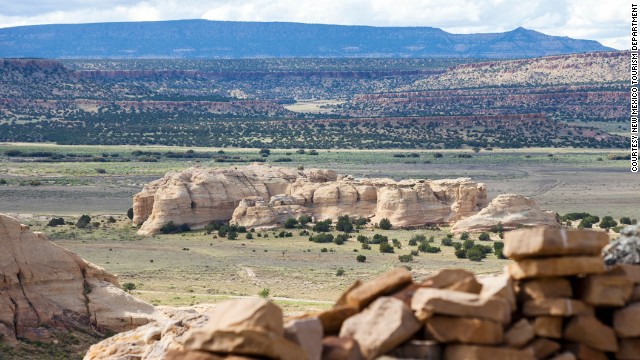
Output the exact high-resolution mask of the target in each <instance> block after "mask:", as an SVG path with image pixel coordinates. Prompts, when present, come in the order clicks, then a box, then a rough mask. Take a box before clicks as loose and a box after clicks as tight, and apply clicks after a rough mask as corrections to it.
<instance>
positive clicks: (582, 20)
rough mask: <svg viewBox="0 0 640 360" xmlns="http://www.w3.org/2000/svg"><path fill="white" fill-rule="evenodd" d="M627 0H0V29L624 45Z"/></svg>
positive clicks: (625, 39) (627, 24)
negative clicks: (527, 33) (102, 26)
mask: <svg viewBox="0 0 640 360" xmlns="http://www.w3.org/2000/svg"><path fill="white" fill-rule="evenodd" d="M628 13H629V3H628V2H627V1H626V0H608V1H606V2H605V1H602V0H529V1H513V0H323V1H317V0H313V1H312V0H191V1H180V0H145V1H141V0H137V1H132V0H102V1H99V2H98V1H93V0H20V1H10V0H6V1H5V0H2V1H1V2H0V27H9V26H17V25H30V24H48V23H82V22H102V21H148V20H171V19H193V18H203V19H209V20H238V21H293V22H306V23H326V24H343V25H374V26H432V27H439V28H442V29H444V30H446V31H450V32H455V33H470V32H500V31H505V30H511V29H514V28H516V27H519V26H523V27H526V28H530V29H534V30H537V31H540V32H543V33H547V34H551V35H562V36H570V37H576V38H587V39H593V40H598V41H600V42H602V43H603V44H605V45H608V46H612V47H615V48H619V49H624V48H628V47H629V46H628V42H629V30H628V28H629V23H630V19H629V14H628Z"/></svg>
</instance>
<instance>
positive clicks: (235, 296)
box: [133, 290, 333, 304]
mask: <svg viewBox="0 0 640 360" xmlns="http://www.w3.org/2000/svg"><path fill="white" fill-rule="evenodd" d="M133 293H134V294H135V293H144V294H174V295H180V296H219V297H221V298H228V299H249V298H255V297H257V296H249V295H216V294H207V293H192V292H173V291H156V290H134V291H133ZM269 299H271V300H278V301H292V302H300V303H309V304H333V301H326V300H311V299H296V298H288V297H282V296H272V297H269Z"/></svg>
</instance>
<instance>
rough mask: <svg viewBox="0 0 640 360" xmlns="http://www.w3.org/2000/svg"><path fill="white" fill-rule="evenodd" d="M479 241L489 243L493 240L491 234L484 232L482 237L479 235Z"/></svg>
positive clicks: (481, 234)
mask: <svg viewBox="0 0 640 360" xmlns="http://www.w3.org/2000/svg"><path fill="white" fill-rule="evenodd" d="M478 240H480V241H489V240H491V236H489V234H488V233H486V232H482V233H480V235H478Z"/></svg>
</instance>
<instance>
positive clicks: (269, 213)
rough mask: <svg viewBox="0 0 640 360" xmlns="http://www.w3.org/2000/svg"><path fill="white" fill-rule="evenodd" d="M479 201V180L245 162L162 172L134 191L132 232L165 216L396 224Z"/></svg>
mask: <svg viewBox="0 0 640 360" xmlns="http://www.w3.org/2000/svg"><path fill="white" fill-rule="evenodd" d="M486 203H487V192H486V188H485V187H484V185H483V184H478V183H475V182H472V181H471V180H470V179H466V178H460V179H454V180H403V181H394V180H391V179H362V180H356V179H353V178H352V177H350V176H343V177H338V176H337V175H336V173H335V172H334V171H331V170H317V169H313V170H307V171H295V170H292V169H287V168H281V167H275V166H269V165H250V166H245V167H234V168H212V169H202V168H191V169H188V170H185V171H182V172H170V173H168V174H167V175H165V177H164V178H162V179H159V180H156V181H153V182H151V183H149V184H147V185H146V186H145V187H144V190H143V191H141V192H140V193H138V194H136V195H135V197H134V201H133V210H134V218H133V221H134V223H135V224H137V225H142V227H141V228H140V231H139V233H140V234H143V235H145V234H154V233H157V232H158V231H159V230H160V228H161V227H162V226H163V225H164V224H166V223H168V222H169V221H173V222H174V223H175V224H188V225H189V226H190V227H191V228H192V229H198V228H203V227H204V226H206V225H207V224H208V223H209V222H211V221H231V222H233V223H237V224H239V225H244V226H248V227H259V226H273V225H276V224H278V223H282V222H284V220H286V219H287V218H288V217H290V216H296V217H297V216H299V215H302V214H306V215H311V216H313V217H314V219H316V220H324V219H327V218H333V219H335V218H337V217H338V216H340V215H350V216H354V217H358V216H363V217H366V218H370V219H371V220H372V221H373V222H377V221H379V220H380V219H382V218H388V219H389V220H390V221H391V222H392V224H394V225H395V226H400V227H410V226H420V225H425V224H432V223H448V222H452V221H456V220H459V219H461V218H464V217H467V216H470V215H473V214H475V213H476V212H477V211H478V210H480V209H481V208H482V207H484V206H485V205H486Z"/></svg>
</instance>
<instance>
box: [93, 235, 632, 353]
mask: <svg viewBox="0 0 640 360" xmlns="http://www.w3.org/2000/svg"><path fill="white" fill-rule="evenodd" d="M557 233H558V231H557V230H555V231H553V230H549V229H535V230H522V231H519V232H514V234H513V236H512V235H511V234H512V233H506V234H505V249H510V252H511V253H512V254H517V255H516V256H517V259H516V260H515V262H514V264H515V265H518V266H520V265H522V264H524V263H525V262H527V261H539V260H540V259H541V260H543V261H548V260H551V259H554V260H559V259H566V258H568V259H571V258H572V257H575V256H576V255H580V256H589V255H592V254H593V252H594V251H596V252H599V251H600V250H601V248H602V246H603V245H604V242H602V241H598V238H601V237H602V236H601V235H602V234H603V233H599V232H592V231H573V232H571V234H570V236H568V237H567V241H566V245H562V246H559V243H558V241H557V240H558V237H557ZM581 239H585V240H584V244H583V245H584V246H581V244H580V242H581ZM523 240H527V241H523ZM594 240H595V241H594ZM530 243H531V244H534V246H531V245H530ZM560 244H564V242H562V241H561V242H560ZM567 249H569V250H567ZM589 257H592V256H589ZM520 267H524V266H520ZM512 270H513V269H512V268H509V269H507V271H506V273H505V274H504V275H502V276H500V275H498V276H489V277H482V278H479V279H475V277H473V275H472V274H470V273H468V272H466V271H460V270H442V271H440V272H438V273H436V274H433V275H431V276H430V277H428V278H427V279H424V280H423V281H421V282H414V280H413V278H412V276H411V273H410V272H409V271H408V270H406V269H405V268H398V269H395V270H392V271H390V272H387V273H385V274H382V275H381V276H380V277H378V278H376V279H373V280H371V281H368V282H365V283H361V282H359V281H358V282H356V283H354V285H352V286H351V287H349V288H348V289H347V290H346V292H345V293H344V294H342V295H341V296H340V298H339V299H338V301H337V302H336V304H335V305H334V307H333V308H331V309H328V310H325V311H323V312H320V313H310V314H304V315H301V316H299V317H295V318H291V319H289V320H288V321H287V322H284V321H283V319H282V311H281V310H280V309H279V308H278V307H277V306H276V305H274V304H272V303H269V302H268V301H266V300H262V299H257V298H254V299H242V300H232V301H229V302H225V303H221V304H219V305H218V306H217V307H216V308H215V309H214V310H213V311H211V312H209V313H207V314H204V315H197V314H192V315H189V316H187V317H184V315H182V317H179V318H175V317H174V318H173V319H172V320H171V321H166V320H165V321H161V322H158V323H156V324H150V325H146V326H142V327H139V328H137V329H135V330H132V331H130V332H128V333H123V334H119V335H116V336H115V337H113V338H110V339H107V340H104V341H102V342H101V343H99V344H96V345H94V346H92V347H91V349H90V350H89V352H88V353H87V355H86V357H85V359H86V360H107V359H130V358H135V359H141V360H151V359H166V360H177V359H181V360H182V359H200V360H205V359H206V360H221V359H227V360H252V359H253V360H256V359H273V360H278V359H282V360H287V359H296V360H297V359H301V360H304V359H309V360H318V359H322V360H344V359H348V360H351V359H352V360H364V359H409V358H410V359H445V360H448V359H451V360H453V359H494V360H512V359H527V360H528V359H607V358H616V359H638V358H640V345H638V344H639V343H640V327H638V322H639V321H640V302H638V301H640V298H638V297H633V296H631V297H630V291H629V289H630V287H631V286H634V287H638V286H640V266H637V265H622V266H620V265H618V266H616V267H614V268H611V269H607V270H605V269H604V267H603V266H602V261H600V268H599V269H587V270H586V271H582V270H579V269H578V270H576V269H575V268H574V267H573V265H572V264H571V262H568V263H566V264H564V265H562V266H558V267H548V268H547V267H545V268H540V269H539V270H542V271H538V269H535V271H531V272H530V273H528V276H527V277H525V278H523V277H521V276H519V275H518V274H517V273H515V272H513V271H512ZM574 270H576V271H574ZM470 275H471V277H473V278H474V279H475V281H469V279H470ZM575 275H578V276H575ZM614 280H615V281H614ZM621 280H624V281H621ZM465 284H466V285H465ZM471 284H473V285H472V286H470V285H471ZM478 286H480V289H479V288H478ZM574 290H575V291H574ZM603 292H605V293H607V294H606V297H607V298H608V299H607V301H605V302H603V301H601V300H602V297H598V296H595V297H594V294H602V293H603ZM609 300H615V301H609ZM596 308H597V309H598V311H596ZM336 335H338V336H336Z"/></svg>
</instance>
